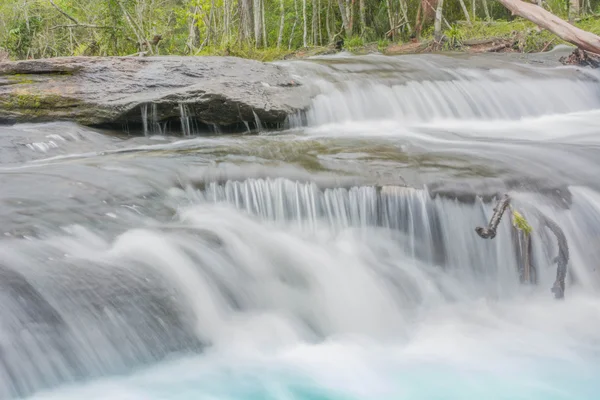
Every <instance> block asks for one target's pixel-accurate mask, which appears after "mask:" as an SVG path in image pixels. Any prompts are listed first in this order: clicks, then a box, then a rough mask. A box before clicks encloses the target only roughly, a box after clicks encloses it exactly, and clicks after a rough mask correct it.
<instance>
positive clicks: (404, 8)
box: [400, 0, 411, 32]
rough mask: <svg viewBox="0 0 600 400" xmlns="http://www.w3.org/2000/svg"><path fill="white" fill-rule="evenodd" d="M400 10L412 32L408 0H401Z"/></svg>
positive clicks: (407, 27)
mask: <svg viewBox="0 0 600 400" xmlns="http://www.w3.org/2000/svg"><path fill="white" fill-rule="evenodd" d="M400 11H402V18H403V19H404V23H405V24H406V29H408V30H409V32H410V30H411V26H410V21H409V20H408V4H406V0H400Z"/></svg>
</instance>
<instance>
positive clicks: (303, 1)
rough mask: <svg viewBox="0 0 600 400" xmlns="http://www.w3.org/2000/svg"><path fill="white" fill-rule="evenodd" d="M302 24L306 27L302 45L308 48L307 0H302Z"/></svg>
mask: <svg viewBox="0 0 600 400" xmlns="http://www.w3.org/2000/svg"><path fill="white" fill-rule="evenodd" d="M302 22H303V26H304V30H303V31H302V45H303V46H304V47H308V46H307V44H306V35H307V33H306V30H307V29H306V0H302Z"/></svg>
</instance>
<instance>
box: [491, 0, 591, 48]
mask: <svg viewBox="0 0 600 400" xmlns="http://www.w3.org/2000/svg"><path fill="white" fill-rule="evenodd" d="M498 1H499V2H500V3H501V4H502V5H504V7H506V8H508V9H509V10H510V11H511V12H512V13H513V15H518V16H520V17H523V18H525V19H527V20H529V21H531V22H533V23H534V24H536V25H538V26H539V27H541V28H545V29H547V30H549V31H550V32H552V33H554V34H555V35H556V36H558V37H560V38H561V39H563V40H564V41H566V42H569V43H572V44H574V45H575V46H577V47H579V48H580V49H582V50H585V51H589V52H591V53H595V54H600V37H599V36H596V35H594V34H593V33H591V32H586V31H584V30H582V29H579V28H577V27H576V26H573V25H571V24H569V23H568V22H567V21H564V20H562V19H560V18H558V17H557V16H556V15H554V14H552V13H550V12H548V11H546V10H544V9H543V8H542V7H538V6H537V5H535V4H531V3H525V2H524V1H521V0H498Z"/></svg>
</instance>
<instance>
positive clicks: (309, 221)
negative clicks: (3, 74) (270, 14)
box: [0, 55, 600, 400]
mask: <svg viewBox="0 0 600 400" xmlns="http://www.w3.org/2000/svg"><path fill="white" fill-rule="evenodd" d="M513 61H514V60H511V59H500V58H497V57H481V56H480V57H466V56H442V55H436V56H434V55H424V56H404V57H383V56H376V55H370V56H362V57H356V56H347V55H338V56H330V57H321V58H318V57H317V58H315V59H310V60H304V61H290V62H282V63H281V64H282V65H284V66H285V67H286V68H289V69H290V70H291V71H292V73H293V74H294V76H295V77H296V79H298V80H299V81H301V82H303V83H304V84H305V85H308V86H309V87H310V88H311V91H312V94H313V99H312V103H311V107H310V109H308V110H307V111H306V112H305V113H302V114H298V115H293V116H290V118H289V120H288V123H287V127H286V129H284V130H282V131H267V130H262V129H261V130H259V132H258V133H257V134H228V135H225V134H219V133H217V134H210V135H201V136H198V135H196V134H195V133H197V132H195V129H194V123H193V121H189V119H188V118H187V116H186V115H185V110H184V109H183V108H182V121H181V124H180V126H181V127H183V132H169V130H168V129H167V127H163V128H160V129H155V128H156V127H159V126H160V125H159V124H156V123H155V122H156V121H154V122H153V121H152V120H151V118H152V117H151V114H152V113H151V112H150V113H148V112H147V114H148V116H146V117H147V118H148V119H149V120H148V121H146V123H145V124H144V126H145V130H146V135H144V134H143V132H141V134H140V135H133V134H132V135H130V134H127V133H126V132H106V131H100V130H96V129H91V128H87V127H83V126H79V125H76V124H74V123H67V122H53V123H45V124H18V125H12V126H0V187H1V190H0V222H1V223H0V237H1V238H0V398H2V399H9V398H31V399H61V400H68V399H83V398H85V399H89V400H92V399H115V400H116V399H148V400H153V399H173V400H180V399H322V400H326V399H327V400H333V399H344V400H346V399H348V400H349V399H376V400H383V399H411V400H416V399H427V400H429V399H489V400H494V399H511V400H513V399H536V400H537V399H540V400H541V399H543V400H551V399H573V400H575V399H577V400H585V399H596V398H597V396H598V395H597V393H598V392H599V391H600V380H599V379H598V377H600V330H599V329H598V328H599V327H600V277H599V272H598V270H597V266H598V262H599V261H600V250H599V247H598V244H599V243H600V181H599V180H598V176H600V73H598V72H595V71H592V70H582V69H576V68H572V67H556V66H547V65H543V64H542V65H537V64H535V63H533V64H523V63H521V62H519V63H515V62H513ZM257 122H258V125H259V126H260V123H259V121H257ZM504 192H507V193H510V195H511V197H512V199H513V200H512V201H513V206H514V207H515V208H516V209H518V210H519V211H521V212H523V213H524V214H525V215H526V216H531V215H536V214H535V213H531V212H529V213H528V210H529V211H531V210H536V212H537V213H542V214H543V215H545V216H546V217H548V218H550V219H552V220H553V221H555V222H556V223H558V224H559V226H560V227H561V228H562V230H563V231H564V233H565V235H566V237H567V240H568V243H569V250H570V260H569V264H568V268H569V273H568V275H567V285H566V294H565V299H564V300H556V299H554V298H553V296H552V293H551V292H550V288H551V287H552V284H553V282H554V279H555V275H556V264H554V263H553V261H552V260H553V259H554V257H556V255H557V253H558V246H557V243H556V240H555V238H554V237H553V236H552V234H551V233H550V232H549V231H547V230H546V228H544V227H543V226H541V224H540V223H539V222H538V221H537V220H536V218H534V217H531V218H528V219H529V222H530V224H531V225H532V227H533V233H532V238H533V239H532V256H533V260H534V264H535V269H536V275H537V284H522V283H520V282H519V267H518V263H517V259H516V257H515V256H514V254H515V249H514V243H513V241H512V238H511V232H510V218H509V217H505V218H504V219H503V221H502V223H501V225H500V228H499V231H498V235H497V236H496V238H495V239H493V240H483V239H481V238H479V237H478V236H477V234H476V233H475V230H474V229H475V227H476V226H484V225H485V224H487V221H488V220H489V217H490V216H491V213H492V209H493V207H494V201H493V195H494V194H496V193H504ZM474 193H478V194H481V195H482V196H481V197H477V196H474Z"/></svg>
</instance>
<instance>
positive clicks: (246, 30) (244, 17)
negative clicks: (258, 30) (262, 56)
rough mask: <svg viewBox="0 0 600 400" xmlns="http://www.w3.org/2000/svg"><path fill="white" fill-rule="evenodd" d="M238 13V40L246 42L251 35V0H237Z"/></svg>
mask: <svg viewBox="0 0 600 400" xmlns="http://www.w3.org/2000/svg"><path fill="white" fill-rule="evenodd" d="M238 7H239V13H240V40H241V41H242V42H246V41H248V40H249V39H250V37H251V32H252V31H253V29H254V28H253V25H252V21H253V20H252V14H253V13H252V0H238Z"/></svg>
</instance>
